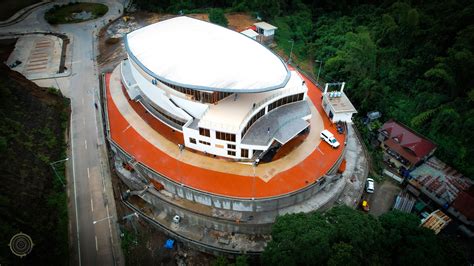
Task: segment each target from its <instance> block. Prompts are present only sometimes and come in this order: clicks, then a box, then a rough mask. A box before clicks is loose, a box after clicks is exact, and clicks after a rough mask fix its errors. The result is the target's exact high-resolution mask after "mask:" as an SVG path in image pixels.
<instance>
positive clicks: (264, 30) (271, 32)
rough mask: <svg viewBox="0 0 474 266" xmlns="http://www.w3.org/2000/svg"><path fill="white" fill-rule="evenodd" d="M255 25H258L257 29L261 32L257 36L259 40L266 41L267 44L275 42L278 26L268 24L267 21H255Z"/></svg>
mask: <svg viewBox="0 0 474 266" xmlns="http://www.w3.org/2000/svg"><path fill="white" fill-rule="evenodd" d="M253 25H255V26H256V27H257V30H256V31H257V33H258V34H259V36H258V37H257V40H258V41H259V42H261V43H265V44H268V43H271V42H273V38H274V36H275V30H276V29H278V28H277V27H275V26H273V25H271V24H268V23H267V22H264V21H261V22H257V23H254V24H253Z"/></svg>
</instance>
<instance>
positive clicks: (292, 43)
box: [287, 40, 295, 64]
mask: <svg viewBox="0 0 474 266" xmlns="http://www.w3.org/2000/svg"><path fill="white" fill-rule="evenodd" d="M288 42H291V49H290V57H289V58H288V62H287V63H288V64H291V54H292V53H293V45H294V44H295V41H293V40H289V41H288Z"/></svg>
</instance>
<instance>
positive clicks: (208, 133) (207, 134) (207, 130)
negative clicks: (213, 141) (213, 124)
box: [199, 127, 211, 137]
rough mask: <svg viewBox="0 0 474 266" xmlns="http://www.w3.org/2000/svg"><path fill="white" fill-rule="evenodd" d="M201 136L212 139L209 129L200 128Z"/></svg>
mask: <svg viewBox="0 0 474 266" xmlns="http://www.w3.org/2000/svg"><path fill="white" fill-rule="evenodd" d="M199 135H201V136H206V137H210V136H211V132H210V131H209V129H207V128H202V127H200V128H199Z"/></svg>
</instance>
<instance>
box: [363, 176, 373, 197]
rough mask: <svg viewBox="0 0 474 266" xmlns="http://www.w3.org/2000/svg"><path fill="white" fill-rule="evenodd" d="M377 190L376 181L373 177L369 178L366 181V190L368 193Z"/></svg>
mask: <svg viewBox="0 0 474 266" xmlns="http://www.w3.org/2000/svg"><path fill="white" fill-rule="evenodd" d="M374 190H375V183H374V180H373V179H372V178H367V182H366V183H365V191H367V193H374Z"/></svg>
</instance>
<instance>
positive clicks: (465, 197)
mask: <svg viewBox="0 0 474 266" xmlns="http://www.w3.org/2000/svg"><path fill="white" fill-rule="evenodd" d="M452 206H453V208H455V209H456V210H457V211H458V212H460V213H461V214H462V215H464V217H466V218H467V219H468V220H470V221H473V222H474V186H471V187H470V188H469V189H468V190H466V191H460V192H459V194H458V196H457V198H456V199H455V200H454V202H453V205H452Z"/></svg>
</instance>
